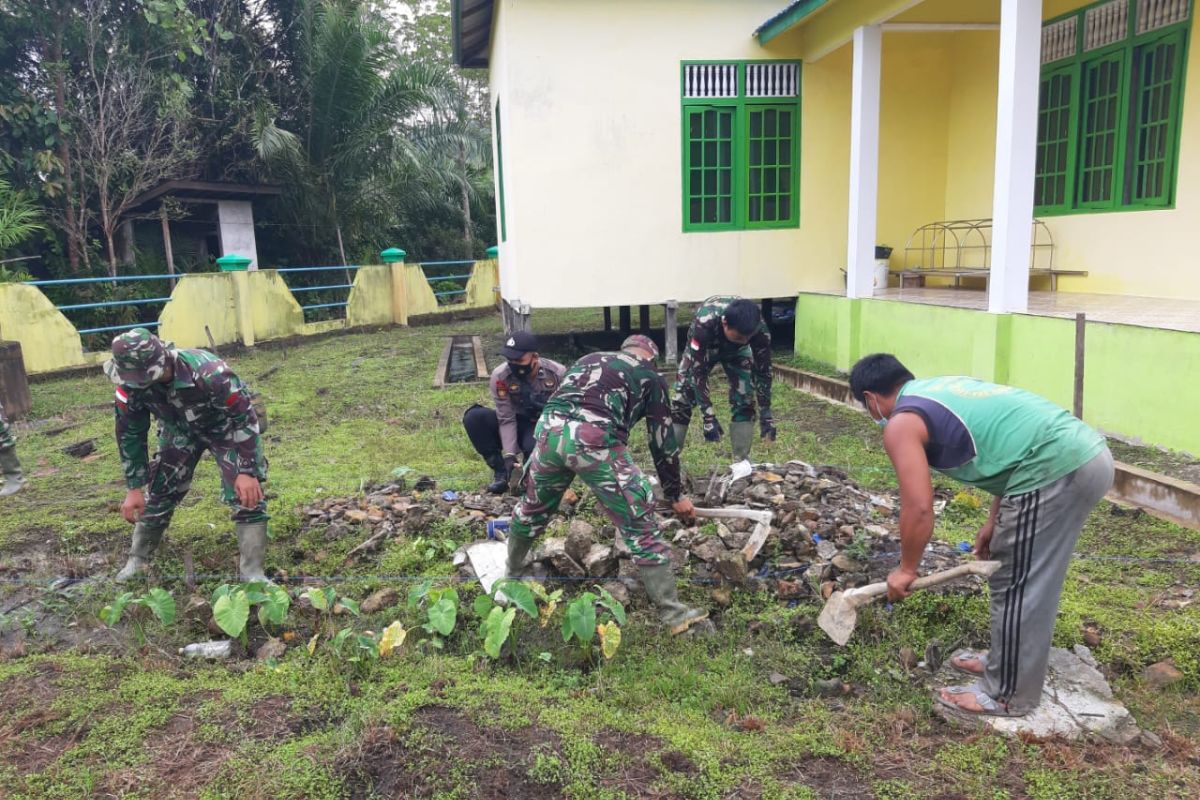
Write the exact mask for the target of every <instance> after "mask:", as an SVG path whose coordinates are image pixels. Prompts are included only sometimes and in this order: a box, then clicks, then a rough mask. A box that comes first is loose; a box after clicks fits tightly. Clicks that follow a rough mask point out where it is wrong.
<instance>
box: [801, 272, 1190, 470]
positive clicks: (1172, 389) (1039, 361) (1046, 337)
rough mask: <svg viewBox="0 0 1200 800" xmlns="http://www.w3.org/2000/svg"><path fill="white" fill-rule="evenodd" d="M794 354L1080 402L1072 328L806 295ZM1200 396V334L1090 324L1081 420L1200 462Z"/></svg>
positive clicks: (1032, 319)
mask: <svg viewBox="0 0 1200 800" xmlns="http://www.w3.org/2000/svg"><path fill="white" fill-rule="evenodd" d="M831 331H835V332H836V333H834V336H835V341H834V342H832V343H831V342H830V341H829V337H830V332H831ZM795 347H796V352H797V353H800V354H803V355H805V356H809V357H811V358H815V359H818V360H820V361H824V362H826V363H832V364H833V365H834V366H836V367H837V368H838V369H840V370H849V369H850V367H852V366H853V365H854V362H855V361H857V360H858V359H859V358H860V357H861V356H863V355H866V354H868V353H875V352H888V353H894V354H895V355H896V357H897V358H899V359H900V360H901V361H903V362H904V363H905V365H906V366H907V367H908V368H909V369H911V370H912V371H913V372H914V373H915V374H916V375H917V376H918V377H928V376H934V375H971V376H974V377H976V378H981V379H983V380H989V381H995V382H997V383H1005V384H1010V385H1012V386H1019V387H1021V388H1023V389H1028V390H1029V391H1032V392H1036V393H1037V394H1040V395H1042V396H1043V397H1046V398H1048V399H1050V400H1053V401H1054V402H1055V403H1058V404H1059V405H1061V406H1063V407H1064V408H1070V406H1071V403H1072V399H1073V395H1074V385H1075V373H1074V369H1075V366H1074V365H1075V321H1074V320H1072V319H1058V318H1051V317H1037V316H1032V315H1025V314H989V313H987V312H984V311H969V310H964V309H957V308H945V307H941V306H930V305H920V304H916V303H902V302H897V301H891V300H848V299H846V298H844V297H835V296H832V295H813V294H802V295H800V297H799V299H798V301H797V304H796V345H795ZM830 354H833V355H834V358H833V359H832V360H831V359H830V357H829V356H830ZM1197 389H1200V334H1196V333H1184V332H1180V331H1170V330H1162V329H1159V328H1143V327H1138V326H1133V325H1112V324H1108V323H1102V322H1089V323H1088V325H1087V332H1086V340H1085V353H1084V398H1083V418H1084V420H1085V421H1087V422H1088V423H1089V424H1091V425H1093V426H1095V427H1096V428H1098V429H1100V430H1103V431H1105V432H1107V433H1111V434H1114V435H1116V436H1118V437H1121V438H1123V439H1129V440H1132V441H1139V442H1144V443H1148V444H1153V445H1158V446H1162V447H1168V448H1171V449H1174V450H1183V451H1186V452H1190V453H1200V425H1196V424H1194V423H1193V419H1194V417H1195V413H1194V409H1193V408H1191V406H1192V403H1190V402H1189V398H1190V397H1191V396H1192V395H1193V394H1194V393H1195V391H1196V390H1197Z"/></svg>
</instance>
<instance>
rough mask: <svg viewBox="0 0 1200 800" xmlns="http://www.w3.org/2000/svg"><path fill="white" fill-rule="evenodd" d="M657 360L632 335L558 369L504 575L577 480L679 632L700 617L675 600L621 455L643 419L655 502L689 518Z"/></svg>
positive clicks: (649, 518) (644, 491)
mask: <svg viewBox="0 0 1200 800" xmlns="http://www.w3.org/2000/svg"><path fill="white" fill-rule="evenodd" d="M657 357H658V348H657V347H656V346H655V344H654V342H652V341H651V340H650V339H649V338H648V337H646V336H641V335H634V336H630V337H629V338H628V339H626V340H625V343H624V344H623V345H622V347H621V352H619V353H593V354H592V355H589V356H584V357H583V358H581V359H579V360H578V361H576V362H575V364H574V366H572V367H571V368H570V369H569V370H567V374H566V375H565V376H564V377H563V380H562V386H561V387H560V388H559V390H558V391H557V392H556V393H555V394H554V396H553V397H551V398H550V401H549V402H548V403H546V408H545V410H544V411H543V412H542V418H541V420H540V421H539V422H538V426H537V431H536V432H535V437H536V439H537V445H536V447H535V448H534V451H533V457H532V458H531V459H530V462H529V466H528V468H527V472H526V477H525V495H524V497H522V499H521V502H520V503H519V504H518V505H517V510H516V514H515V515H514V518H513V522H512V526H511V530H510V533H509V537H508V564H507V569H506V574H507V575H510V576H515V575H518V574H519V571H520V569H521V566H522V565H523V564H524V561H525V557H526V555H527V554H528V553H529V549H530V547H531V546H532V545H533V537H535V536H536V535H537V534H539V533H541V532H542V531H543V530H544V529H545V527H546V524H547V523H548V522H549V520H550V516H551V515H552V514H554V512H555V511H557V510H558V505H559V503H560V502H561V501H562V496H563V493H564V492H565V491H566V490H567V487H568V486H570V485H571V481H572V480H574V478H575V476H576V475H578V476H579V477H580V478H582V479H583V482H584V483H586V484H587V486H588V488H590V489H591V490H592V493H593V494H595V496H596V500H597V501H598V502H599V504H600V505H601V507H603V509H604V512H605V513H606V514H607V515H608V518H609V519H611V520H612V521H613V523H614V524H615V525H616V526H617V528H618V529H619V530H620V531H621V534H622V536H623V537H624V539H625V544H626V545H627V546H628V547H629V549H630V551H631V552H632V553H633V559H634V563H636V564H637V565H638V572H639V574H640V577H641V579H642V584H643V585H644V586H645V587H646V593H647V594H648V595H650V599H651V600H652V601H653V602H654V604H655V605H656V606H658V611H659V617H660V619H661V620H662V622H663V624H664V625H666V626H667V627H669V628H670V629H671V632H672V633H682V632H683V631H686V630H687V629H688V628H689V627H691V626H692V625H693V624H695V623H697V622H700V621H701V620H704V619H707V618H708V612H706V611H702V610H700V609H695V608H689V607H688V606H687V605H685V604H684V603H682V602H680V600H679V597H678V595H677V593H676V586H675V576H674V574H673V573H672V572H671V564H670V560H669V558H668V553H669V548H668V545H667V543H666V542H665V541H664V540H663V538H662V536H661V534H660V533H659V530H658V520H657V518H656V517H655V514H654V505H655V500H654V490H653V488H652V487H651V485H650V481H649V480H648V479H647V478H646V476H645V475H643V474H642V472H641V470H639V469H638V467H637V464H635V463H634V462H633V458H632V457H631V456H630V455H629V452H628V450H626V443H627V442H628V440H629V431H630V429H631V428H633V426H634V425H636V424H637V422H638V420H640V419H642V418H645V420H646V427H647V429H648V431H649V439H650V453H651V455H652V456H653V458H654V466H655V468H656V469H657V470H658V477H659V480H660V482H661V483H662V488H663V494H664V495H665V496H666V498H667V499H668V500H669V501H671V504H672V506H673V508H674V509H675V511H676V513H678V514H680V515H683V516H691V514H692V502H691V500H689V499H688V498H686V497H684V496H683V486H682V482H681V480H680V473H679V445H678V444H677V443H676V441H675V434H674V431H673V430H672V428H671V416H670V409H669V407H668V405H667V384H666V381H665V380H664V379H663V377H662V376H661V375H659V374H658V371H657V370H656V369H655V368H654V359H655V358H657Z"/></svg>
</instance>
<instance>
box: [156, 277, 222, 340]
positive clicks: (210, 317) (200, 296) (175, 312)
mask: <svg viewBox="0 0 1200 800" xmlns="http://www.w3.org/2000/svg"><path fill="white" fill-rule="evenodd" d="M159 323H160V324H159V327H158V331H157V333H158V335H159V336H161V337H162V338H164V339H166V340H168V341H171V342H174V343H175V344H176V345H177V346H179V347H208V346H209V341H208V336H207V334H205V332H204V327H205V326H206V325H207V326H208V330H209V331H210V332H211V333H212V338H213V341H214V342H216V343H217V344H218V345H221V344H229V343H231V342H237V341H239V340H240V337H239V336H238V333H239V332H238V321H237V307H236V305H235V303H234V296H233V278H232V276H231V275H230V274H229V273H225V272H214V273H204V274H199V275H185V276H184V277H183V278H182V279H181V280H180V281H179V283H177V284H176V285H175V291H173V292H171V302H169V303H167V304H166V306H164V307H163V310H162V314H161V315H160V316H159Z"/></svg>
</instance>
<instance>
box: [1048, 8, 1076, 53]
mask: <svg viewBox="0 0 1200 800" xmlns="http://www.w3.org/2000/svg"><path fill="white" fill-rule="evenodd" d="M1078 20H1079V17H1067V18H1066V19H1064V20H1060V21H1058V22H1056V23H1054V24H1053V25H1047V26H1046V27H1044V28H1042V63H1043V64H1049V63H1050V62H1051V61H1058V60H1059V59H1060V58H1070V57H1071V56H1073V55H1075V48H1076V47H1078V42H1077V37H1076V36H1075V34H1076V32H1077V31H1078V30H1079V27H1078Z"/></svg>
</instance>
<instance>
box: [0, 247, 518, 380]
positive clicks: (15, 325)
mask: <svg viewBox="0 0 1200 800" xmlns="http://www.w3.org/2000/svg"><path fill="white" fill-rule="evenodd" d="M397 266H398V267H399V268H400V269H399V270H397V272H400V273H402V274H403V276H404V277H403V279H404V282H405V289H406V292H400V293H397V292H394V291H393V288H394V287H393V286H392V275H393V271H392V269H391V267H387V266H370V267H362V268H361V269H359V270H358V271H357V274H356V275H355V278H354V285H353V288H352V289H351V290H350V296H349V300H348V301H347V302H348V303H349V305H348V306H347V307H346V319H334V320H325V321H321V322H311V323H306V322H304V314H303V311H302V309H301V308H300V304H299V303H297V302H296V299H295V297H293V296H292V293H291V292H290V291H289V290H288V288H287V285H286V284H285V283H284V282H283V279H282V278H281V277H280V275H279V273H277V272H275V271H274V270H260V271H250V272H238V273H230V272H218V273H204V274H193V275H186V276H184V277H183V278H181V279H180V281H179V283H178V284H177V285H176V287H175V290H174V291H173V292H172V293H171V300H170V301H169V302H168V303H167V304H166V305H165V306H164V307H163V310H162V314H161V315H160V316H159V327H158V328H157V333H158V334H159V335H160V336H162V337H163V338H164V339H166V340H168V341H170V342H173V343H174V344H175V345H177V346H179V347H205V348H206V347H208V346H209V337H208V334H207V333H206V332H205V326H208V330H209V332H211V334H212V341H213V342H215V343H216V344H217V345H222V344H230V343H233V342H242V343H245V344H247V345H253V343H254V342H255V341H266V340H270V339H281V338H286V337H288V336H296V335H303V336H310V335H313V334H318V333H330V332H333V331H337V330H341V329H343V328H347V327H356V326H362V325H390V324H392V323H393V321H394V320H396V319H407V318H408V317H409V316H411V315H415V314H450V313H454V312H459V311H463V310H467V309H483V308H491V307H493V306H494V305H495V302H496V293H495V291H494V290H495V287H496V286H497V281H498V275H497V269H496V262H495V261H491V260H488V261H479V262H476V264H475V265H474V268H473V270H472V275H471V278H470V280H469V281H468V282H467V285H466V294H465V295H463V296H462V299H461V302H458V303H455V304H453V305H446V306H439V305H438V304H437V300H436V298H435V297H434V295H433V290H432V289H430V288H429V283H428V281H426V280H425V276H424V273H423V272H422V271H421V267H420V266H419V265H417V264H407V265H406V264H400V265H397ZM239 282H240V283H241V285H242V286H243V290H242V291H239V290H238V289H237V285H238V283H239ZM239 294H240V296H241V298H242V303H243V304H242V305H241V306H240V307H239V305H238V303H239ZM405 301H407V303H408V304H409V306H408V307H407V308H404V307H397V306H396V305H395V304H396V303H397V302H399V303H401V305H402V306H403V304H404V303H405ZM239 319H240V320H241V322H239ZM242 324H244V325H245V326H246V328H247V330H246V331H243V330H242V329H241V327H240V325H242ZM247 333H249V335H245V334H247ZM0 336H2V337H3V338H5V339H8V340H15V341H18V342H20V343H21V349H22V351H23V353H24V357H25V369H26V370H27V371H28V372H30V373H38V372H53V371H55V370H60V369H65V368H69V367H78V366H86V365H89V364H99V363H101V362H102V361H103V360H104V359H105V358H106V357H107V352H103V351H101V352H95V353H85V352H84V351H83V346H82V342H81V340H80V337H79V334H78V333H77V332H76V330H75V328H74V326H73V325H72V324H71V322H70V321H69V320H68V319H67V318H66V317H65V316H63V315H62V313H61V312H59V311H58V310H57V309H56V308H55V307H54V304H53V303H52V302H50V300H49V299H48V298H47V297H46V296H45V295H44V294H42V292H41V291H40V290H39V289H38V288H36V287H34V286H25V285H23V284H12V283H6V284H0Z"/></svg>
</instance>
